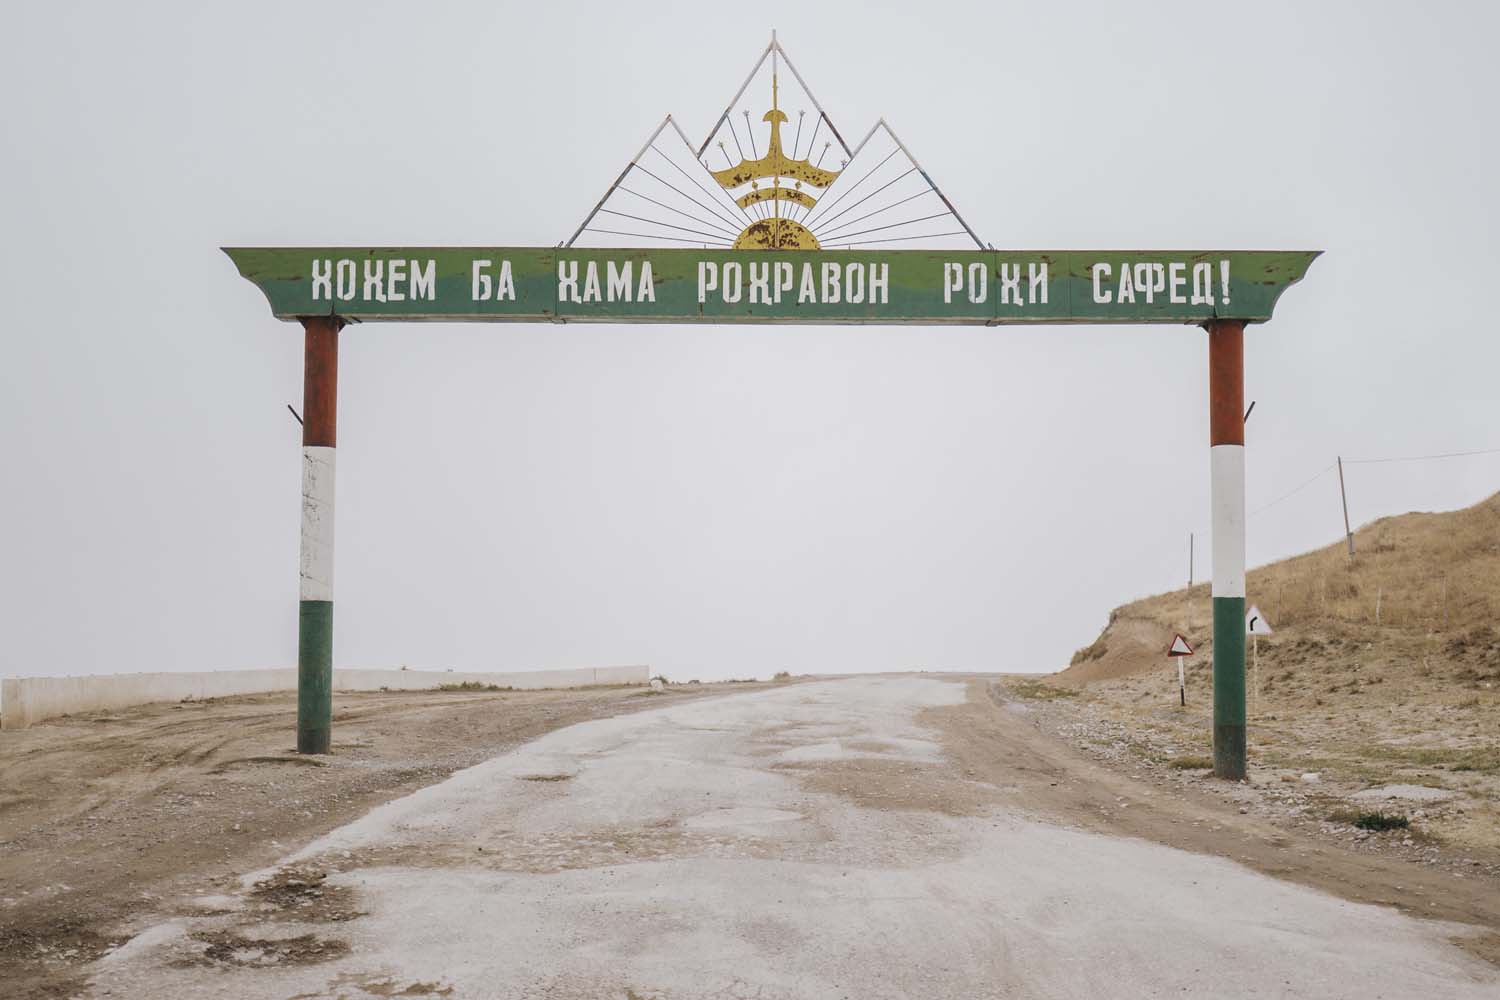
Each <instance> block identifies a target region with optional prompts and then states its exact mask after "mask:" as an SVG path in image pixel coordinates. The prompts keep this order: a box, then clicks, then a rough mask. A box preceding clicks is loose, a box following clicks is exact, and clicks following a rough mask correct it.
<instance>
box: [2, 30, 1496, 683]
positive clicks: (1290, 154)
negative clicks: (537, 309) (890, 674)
mask: <svg viewBox="0 0 1500 1000" xmlns="http://www.w3.org/2000/svg"><path fill="white" fill-rule="evenodd" d="M1250 10H1251V8H1248V7H1245V6H1244V5H1205V4H1201V3H1149V4H1133V5H1125V4H1117V3H1087V2H1080V3H1073V4H1068V5H1050V4H992V3H973V4H942V3H921V4H901V5H889V4H864V3H862V4H857V5H856V4H823V5H813V6H806V7H792V8H781V9H779V10H778V11H777V12H776V14H775V16H776V17H777V18H778V20H777V21H776V22H775V23H771V22H768V21H767V20H765V19H766V18H768V17H770V16H772V15H771V14H770V13H762V12H755V13H752V14H750V15H746V14H745V13H743V12H742V11H740V10H739V9H738V8H729V7H722V6H711V5H704V4H673V3H655V4H651V5H634V4H630V5H626V4H552V5H542V4H524V5H523V4H513V3H493V2H490V3H482V4H480V3H472V4H468V3H466V4H459V3H434V4H423V5H415V4H395V3H389V4H374V3H319V4H305V3H259V4H251V5H236V6H233V7H226V6H223V5H210V4H187V3H183V4H167V3H157V4H144V5H140V6H139V7H137V6H135V5H105V4H73V3H69V4H64V3H57V4H28V5H14V6H13V7H12V8H10V9H9V10H8V12H7V16H6V22H7V30H6V31H5V32H4V34H3V37H0V84H3V87H4V93H5V94H6V100H5V103H4V106H3V108H0V116H3V126H4V127H3V136H0V141H3V143H4V154H5V155H4V156H3V157H0V223H3V230H4V234H5V238H4V240H3V242H0V291H3V294H4V302H5V306H6V317H5V321H4V325H3V327H0V329H3V331H4V333H3V336H4V348H5V352H4V354H5V363H4V364H3V366H0V451H3V455H4V457H5V469H6V475H5V476H4V480H5V483H6V488H5V489H4V491H3V493H0V523H3V525H4V529H3V536H0V537H3V539H4V545H3V556H0V558H3V565H4V573H3V575H0V587H3V591H0V606H3V608H4V614H3V616H0V620H3V622H4V624H5V628H4V642H3V643H0V674H6V675H10V674H18V675H37V674H60V673H93V672H115V671H136V670H201V669H218V668H235V667H251V666H273V665H290V664H292V663H293V662H295V658H296V614H297V607H296V602H297V546H298V519H299V492H298V491H299V476H300V462H301V458H300V440H301V438H300V429H299V427H298V426H297V423H296V421H295V420H293V418H292V416H291V415H290V414H289V413H288V412H287V410H286V404H288V403H292V404H294V405H297V406H300V399H301V377H302V373H301V365H302V338H301V329H300V327H298V326H296V325H295V324H285V323H280V322H278V321H276V320H274V319H272V318H271V316H270V313H269V310H268V308H267V306H266V303H265V300H264V299H263V298H262V297H261V295H260V293H259V292H258V291H257V290H256V289H255V288H254V287H253V286H252V285H251V284H249V283H248V282H246V281H244V280H243V279H241V278H240V277H239V276H238V275H237V274H236V272H235V269H234V267H233V266H232V265H231V264H230V262H229V261H228V259H227V258H225V256H224V255H223V254H222V253H220V252H219V250H218V247H220V246H225V245H299V244H308V245H330V246H338V245H344V246H360V245H410V246H443V245H471V244H472V245H490V246H500V245H540V246H550V245H553V244H556V243H557V242H559V241H561V240H564V239H566V238H567V237H568V236H569V235H570V234H571V233H572V232H573V230H574V228H575V227H576V226H577V225H578V224H579V223H580V222H581V221H582V219H583V217H584V216H585V215H586V214H587V212H588V210H589V209H590V208H591V207H592V206H593V205H594V203H595V202H596V201H597V199H598V198H599V197H600V195H602V194H603V193H604V191H605V189H606V188H607V187H608V185H609V184H610V182H611V181H612V180H613V179H614V178H615V177H616V175H617V174H618V173H619V171H620V169H621V167H622V166H623V165H624V164H625V163H626V162H627V161H628V159H629V158H630V157H631V156H632V155H633V154H634V153H635V151H636V150H637V149H638V148H639V146H640V144H641V142H642V141H643V140H644V138H645V137H646V135H647V134H648V133H649V132H650V130H651V129H652V128H654V127H655V125H656V124H657V123H658V122H659V121H660V120H661V116H662V115H663V114H665V113H666V112H672V113H673V114H674V115H675V116H676V118H677V120H678V121H679V122H680V123H681V124H682V126H683V128H684V129H685V130H686V131H687V133H688V134H689V135H690V136H691V137H692V138H693V139H694V140H695V141H696V140H698V139H700V138H701V137H702V136H703V135H706V134H707V133H708V131H709V130H710V129H711V128H712V127H713V126H714V123H715V121H716V119H717V117H718V115H719V113H720V112H721V111H722V110H723V107H724V104H725V102H726V101H728V99H729V98H730V97H731V96H732V95H733V93H734V91H735V89H736V88H737V87H738V86H739V85H740V83H741V82H742V80H743V78H744V75H745V74H746V73H747V72H748V71H749V69H750V66H751V65H752V63H753V62H754V61H755V59H756V58H757V56H758V55H759V54H760V52H761V50H762V49H763V48H764V46H765V44H766V41H767V38H768V36H769V32H770V30H771V29H772V28H773V27H774V28H776V29H777V30H778V32H779V37H780V40H781V42H782V44H783V45H784V46H785V47H786V49H787V51H788V53H789V54H790V55H791V56H792V57H793V58H794V59H795V60H796V64H797V67H798V69H800V70H801V72H802V74H803V76H804V77H805V78H806V80H807V82H808V84H809V85H810V86H811V88H812V89H813V90H814V91H815V92H816V94H817V95H818V97H819V98H820V100H821V101H822V103H823V104H824V106H825V107H826V108H827V110H828V113H829V114H830V115H831V116H832V117H833V119H834V120H835V121H837V122H838V123H839V124H840V127H841V129H842V130H843V131H844V132H845V134H846V136H848V135H849V134H850V133H853V134H854V135H856V136H857V135H860V134H863V133H864V131H865V130H866V129H867V128H868V127H869V126H870V125H871V124H873V122H874V121H875V120H876V119H877V118H878V117H880V116H882V115H883V116H885V117H886V118H888V119H889V121H890V122H891V124H892V125H893V126H894V127H895V128H896V129H897V130H898V131H899V132H900V134H901V137H902V139H903V140H905V142H906V143H907V144H908V145H909V146H910V148H911V149H912V151H913V152H914V153H915V154H916V156H917V157H918V158H919V159H920V160H921V161H922V164H923V166H924V167H925V168H926V169H927V170H928V171H929V172H930V173H931V175H932V176H933V178H934V179H935V180H936V181H937V182H938V183H939V184H940V185H941V186H942V188H943V190H944V192H945V193H946V194H947V195H948V196H949V197H950V198H951V199H952V200H953V202H954V203H955V205H956V206H957V208H958V210H959V211H960V212H961V213H962V214H963V216H964V217H965V218H966V219H967V220H968V222H969V223H970V224H971V225H972V226H973V227H974V228H975V230H976V231H977V232H978V234H979V236H980V237H981V238H982V239H984V240H985V241H987V242H990V243H993V244H994V245H995V246H996V247H999V248H1002V249H1049V248H1088V247H1109V248H1122V249H1129V248H1174V249H1175V248H1187V249H1196V248H1204V249H1321V250H1325V251H1326V253H1325V255H1324V256H1323V257H1322V258H1320V259H1319V260H1318V261H1317V262H1316V263H1315V264H1314V265H1313V267H1312V269H1311V271H1310V272H1309V274H1308V277H1307V279H1306V280H1305V281H1304V282H1303V283H1301V284H1299V285H1297V286H1294V287H1293V288H1291V289H1290V290H1289V291H1288V292H1287V293H1286V294H1285V295H1284V296H1283V297H1282V299H1281V302H1280V304H1279V306H1278V308H1277V314H1276V317H1275V319H1274V320H1273V321H1272V322H1271V323H1269V324H1266V325H1264V326H1256V327H1252V328H1251V329H1250V330H1249V332H1248V333H1247V336H1246V380H1247V385H1246V398H1247V399H1253V400H1255V401H1256V406H1255V410H1254V412H1253V414H1252V416H1251V419H1250V421H1249V423H1248V425H1247V464H1248V479H1247V483H1248V485H1247V490H1248V508H1249V510H1250V511H1251V512H1252V513H1251V517H1250V520H1249V527H1248V547H1249V556H1250V562H1251V564H1252V565H1254V564H1258V563H1262V562H1266V561H1269V560H1273V559H1277V558H1280V557H1282V556H1285V555H1289V554H1292V553H1296V552H1299V551H1303V550H1305V549H1307V548H1310V547H1315V546H1320V545H1324V544H1329V543H1332V542H1334V541H1336V540H1338V539H1339V538H1340V537H1341V534H1342V531H1343V523H1342V513H1341V510H1340V505H1339V493H1338V480H1337V477H1336V476H1335V475H1333V474H1331V473H1330V472H1328V468H1329V466H1330V465H1331V464H1332V463H1333V462H1334V459H1335V456H1337V455H1340V454H1342V455H1344V456H1346V457H1353V458H1361V459H1369V458H1386V457H1407V456H1422V455H1430V454H1436V453H1450V452H1458V451H1483V450H1486V449H1494V448H1500V429H1497V428H1496V426H1495V423H1496V420H1495V414H1496V407H1495V401H1496V392H1495V389H1494V386H1495V372H1496V370H1497V368H1500V340H1497V338H1496V337H1495V336H1494V333H1493V331H1492V330H1491V329H1490V327H1491V323H1490V321H1489V320H1488V319H1487V316H1486V314H1485V313H1484V311H1483V310H1484V308H1485V307H1484V303H1485V302H1487V301H1489V300H1490V299H1491V298H1492V297H1493V287H1494V275H1495V273H1496V270H1497V265H1500V250H1497V242H1496V240H1495V239H1494V233H1495V231H1496V225H1497V222H1500V218H1497V205H1500V199H1497V195H1496V186H1495V183H1494V179H1493V173H1494V170H1493V165H1494V162H1495V157H1496V153H1497V149H1496V139H1495V130H1494V128H1493V119H1494V109H1493V103H1494V99H1495V95H1496V94H1497V93H1500V69H1497V64H1496V62H1495V60H1494V58H1493V52H1492V51H1491V50H1492V48H1493V39H1494V38H1495V37H1496V34H1497V29H1500V23H1497V22H1500V15H1497V12H1496V10H1497V9H1496V7H1494V6H1493V5H1488V4H1478V3H1475V4H1460V3H1447V4H1432V5H1427V6H1426V7H1423V8H1418V7H1416V6H1414V5H1410V4H1394V3H1392V4H1375V3H1342V4H1336V3H1322V4H1317V5H1311V4H1300V3H1275V2H1272V3H1262V4H1257V5H1255V7H1254V14H1253V16H1251V15H1250V13H1249V12H1250ZM851 141H853V140H852V138H851ZM341 348H342V350H341V366H340V367H341V371H340V379H339V440H338V446H339V463H338V534H337V539H338V542H337V544H338V551H337V555H336V584H335V587H336V594H337V597H336V619H335V620H336V627H335V636H336V639H335V643H336V645H335V660H336V663H337V664H338V665H340V666H370V667H376V666H398V665H409V666H412V667H414V668H415V667H424V668H437V669H441V668H448V667H451V668H454V669H468V670H480V669H505V670H517V669H532V668H536V669H542V668H552V667H565V666H593V665H602V664H620V663H649V664H651V665H652V666H653V667H654V668H655V669H656V670H658V671H659V672H661V673H663V674H665V675H667V676H668V677H670V678H672V679H687V678H690V677H699V678H703V679H710V678H720V677H745V676H768V675H769V674H770V673H772V672H773V671H777V670H791V671H793V672H803V671H812V672H842V671H865V670H893V669H908V668H922V669H931V670H967V669H975V670H1050V669H1055V668H1057V667H1059V666H1062V665H1064V664H1066V662H1067V659H1068V657H1069V655H1070V654H1071V652H1072V651H1073V650H1074V649H1076V648H1078V647H1080V646H1083V645H1086V644H1087V643H1089V642H1090V641H1092V639H1093V638H1094V637H1095V634H1096V633H1097V630H1098V629H1099V627H1101V626H1102V624H1103V623H1104V620H1105V617H1106V615H1107V614H1108V612H1109V609H1110V608H1112V607H1114V606H1115V605H1117V604H1120V603H1122V602H1124V601H1127V600H1129V599H1131V598H1134V597H1139V596H1143V595H1146V594H1149V593H1154V592H1158V591H1162V590H1166V589H1170V588H1172V587H1175V586H1180V585H1181V584H1183V583H1185V582H1186V578H1187V575H1188V570H1189V567H1188V536H1189V533H1190V532H1196V533H1197V544H1196V552H1197V572H1196V578H1197V579H1199V580H1203V579H1205V578H1206V577H1207V575H1208V568H1209V549H1208V539H1207V525H1208V490H1209V468H1208V415H1207V378H1206V371H1207V343H1206V336H1205V334H1204V333H1203V331H1202V330H1200V329H1197V328H1193V327H1180V326H1162V327H1114V328H1102V327H1041V328H1037V329H1021V328H1016V327H1001V328H991V329H984V328H946V327H945V328H918V327H687V326H679V327H667V326H659V327H658V326H591V325H570V326H552V325H469V326H460V325H445V324H400V323H394V324H374V323H371V324H364V325H360V326H355V327H351V328H349V329H347V330H346V331H345V332H344V334H343V336H342V343H341ZM1345 471H1346V476H1347V483H1348V488H1349V508H1350V514H1351V516H1352V518H1353V520H1354V521H1355V522H1356V524H1358V523H1362V522H1366V521H1369V520H1372V519H1374V518H1376V517H1379V516H1383V515H1387V514H1393V513H1400V512H1404V511H1407V510H1413V509H1421V510H1438V509H1448V508H1453V507H1458V506H1463V505H1467V504H1470V503H1473V502H1475V501H1477V500H1479V499H1481V498H1482V497H1484V496H1486V495H1488V494H1490V493H1492V492H1494V491H1495V490H1496V489H1497V480H1500V454H1493V453H1492V454H1481V455H1472V456H1467V457H1461V458H1453V459H1439V460H1431V461H1422V462H1384V463H1378V464H1356V465H1350V466H1348V467H1347V468H1346V470H1345ZM1314 476H1317V478H1315V479H1314V478H1313V477H1314ZM1309 479H1312V482H1311V484H1310V485H1307V486H1306V488H1302V489H1300V490H1299V489H1298V488H1299V487H1300V486H1302V485H1303V484H1305V483H1307V482H1308V480H1309ZM1293 491H1296V492H1293ZM1288 494H1290V496H1288ZM1283 498H1285V499H1283ZM1273 502H1274V503H1273ZM1268 505H1269V506H1268ZM1255 597H1256V595H1255V594H1254V593H1253V592H1252V593H1251V594H1250V598H1251V600H1252V601H1253V600H1254V599H1255ZM1200 624H1201V623H1200Z"/></svg>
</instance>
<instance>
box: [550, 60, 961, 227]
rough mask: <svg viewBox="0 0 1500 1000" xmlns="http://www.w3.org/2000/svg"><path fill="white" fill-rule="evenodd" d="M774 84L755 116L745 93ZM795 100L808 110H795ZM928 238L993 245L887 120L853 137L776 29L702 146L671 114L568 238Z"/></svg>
mask: <svg viewBox="0 0 1500 1000" xmlns="http://www.w3.org/2000/svg"><path fill="white" fill-rule="evenodd" d="M783 69H785V70H786V71H787V73H788V74H789V77H785V78H784V77H783V75H782V70H783ZM768 78H769V79H768ZM757 81H759V83H758V84H757ZM752 85H754V86H752ZM761 88H765V89H761ZM766 90H769V91H770V94H769V97H770V105H771V107H770V110H768V111H765V112H764V113H759V112H760V109H761V108H764V107H765V105H764V104H760V105H759V107H757V108H756V109H755V112H754V113H759V123H758V124H757V123H754V122H752V111H751V109H750V107H744V106H741V105H740V101H741V98H744V97H745V96H746V95H747V94H753V93H756V92H758V93H760V94H765V93H766ZM788 107H790V108H794V109H799V108H800V110H797V112H796V118H795V120H794V119H793V118H792V116H791V115H789V114H788V113H787V110H786V109H787V108H788ZM740 117H743V119H744V121H743V122H742V123H741V122H739V121H738V120H737V119H739V118H740ZM669 126H670V128H669ZM767 132H769V135H767ZM674 137H675V138H674ZM761 137H764V138H765V140H766V141H765V142H764V143H763V144H762V143H760V142H758V141H757V140H758V138H761ZM820 139H821V140H822V141H821V143H820V141H819V140H820ZM788 140H790V141H788ZM804 143H805V145H804ZM761 148H764V149H765V153H764V155H762V154H761V152H760V150H761ZM620 237H626V238H629V239H631V240H633V241H634V242H632V243H625V244H622V243H621V242H620V240H619V238H620ZM580 240H583V241H584V242H583V243H581V244H580V243H579V241H580ZM918 241H920V244H919V245H921V244H925V246H926V248H927V249H934V250H937V249H945V248H949V247H952V248H954V249H958V248H959V247H961V246H970V247H976V246H977V247H979V248H981V249H982V248H983V247H984V244H983V243H982V242H980V240H979V238H978V237H977V236H975V235H974V231H973V230H972V229H970V228H969V226H968V224H967V223H965V222H964V221H963V219H962V218H961V217H959V215H958V212H957V211H955V210H954V208H953V205H952V203H951V202H949V200H948V199H947V197H946V196H944V195H943V193H942V192H941V191H939V190H938V188H937V185H936V184H934V183H933V181H932V178H931V177H930V176H929V175H928V173H927V171H925V170H923V169H922V167H921V165H920V164H918V163H917V161H916V160H915V159H914V158H913V157H912V156H911V154H910V153H909V152H908V151H907V148H906V146H905V145H903V144H902V142H901V141H900V140H899V139H897V138H896V135H895V133H894V132H893V131H891V128H890V126H889V125H887V124H886V122H885V119H883V118H882V119H880V120H879V121H878V122H876V123H875V125H874V126H872V127H871V129H870V131H869V132H868V133H867V134H866V135H865V137H864V138H863V139H862V140H861V141H860V143H859V144H858V145H857V146H855V147H854V148H853V149H851V148H850V147H849V145H848V143H846V142H845V141H844V137H843V135H841V134H840V133H839V130H838V129H837V128H836V127H835V126H834V124H833V121H832V119H831V118H829V116H828V113H827V112H826V111H825V110H824V109H823V106H822V104H820V103H819V102H818V99H817V98H816V97H814V96H813V94H812V92H811V90H809V89H808V87H807V83H806V81H805V80H804V79H803V78H802V74H801V73H799V72H798V71H797V67H796V66H795V65H794V64H793V63H792V60H791V58H790V57H789V56H787V54H786V51H785V50H784V49H783V48H782V47H781V43H780V42H778V41H777V40H776V35H775V33H774V32H773V33H772V34H771V42H770V44H769V45H767V46H766V48H765V51H763V52H762V53H761V56H760V58H759V59H758V60H757V61H756V63H755V66H754V67H753V68H752V69H751V70H750V75H749V76H748V77H746V79H745V82H744V84H743V85H742V86H741V87H740V89H739V91H738V92H737V93H736V94H735V95H734V97H733V98H732V99H731V100H730V102H729V104H728V105H727V106H726V107H725V109H724V113H723V114H722V115H720V116H719V120H718V122H717V123H716V124H715V125H714V128H713V130H712V131H711V132H710V133H709V135H708V138H706V139H705V140H704V141H703V143H702V145H700V146H697V147H694V146H693V145H692V144H691V143H689V142H688V139H687V136H686V135H684V134H683V132H682V129H681V128H680V127H679V126H678V124H677V122H676V121H675V120H674V119H673V118H672V116H671V115H668V116H667V117H666V118H665V119H664V120H663V121H662V122H661V124H660V125H658V126H657V127H656V130H655V131H653V132H652V133H651V136H650V137H649V138H648V139H647V140H646V144H645V145H644V146H642V147H641V151H640V152H639V153H637V154H636V156H635V158H634V159H633V160H631V161H630V162H629V163H628V164H626V166H625V169H624V170H623V171H621V173H620V176H619V177H618V178H616V179H615V182H614V183H613V184H612V185H610V187H609V190H607V191H606V192H605V193H604V197H603V198H601V199H600V200H599V203H598V204H597V205H595V206H594V209H593V211H591V212H590V213H589V214H588V217H587V218H585V219H584V220H583V223H582V224H581V225H580V226H579V227H578V229H577V230H576V231H575V232H574V233H573V236H572V237H571V238H570V239H569V240H568V241H567V242H566V243H565V244H564V245H565V246H568V247H572V246H574V245H575V244H577V245H583V246H615V247H618V246H622V245H624V246H637V247H639V246H642V245H646V246H649V245H654V244H658V243H665V244H676V245H679V246H683V245H686V246H700V247H705V248H714V249H723V250H748V251H766V250H844V249H856V248H859V249H864V248H873V247H879V246H891V247H899V246H911V245H912V244H913V243H917V242H918ZM955 241H956V242H955Z"/></svg>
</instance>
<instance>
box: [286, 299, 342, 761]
mask: <svg viewBox="0 0 1500 1000" xmlns="http://www.w3.org/2000/svg"><path fill="white" fill-rule="evenodd" d="M343 325H344V321H343V320H341V319H339V318H337V317H335V316H307V317H303V318H302V328H303V330H304V331H305V343H304V353H303V368H302V549H301V556H300V559H299V573H298V576H299V578H300V585H299V592H298V598H299V603H298V628H297V752H298V753H328V752H329V748H330V746H331V744H332V737H333V482H334V463H333V456H334V443H335V442H334V438H335V427H336V423H337V413H338V382H339V330H340V329H341V328H342V327H343Z"/></svg>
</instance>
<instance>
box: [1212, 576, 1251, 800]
mask: <svg viewBox="0 0 1500 1000" xmlns="http://www.w3.org/2000/svg"><path fill="white" fill-rule="evenodd" d="M1214 774H1215V775H1216V776H1218V777H1220V778H1228V779H1230V780H1231V781H1241V780H1243V779H1244V777H1245V599H1244V598H1243V597H1215V598H1214Z"/></svg>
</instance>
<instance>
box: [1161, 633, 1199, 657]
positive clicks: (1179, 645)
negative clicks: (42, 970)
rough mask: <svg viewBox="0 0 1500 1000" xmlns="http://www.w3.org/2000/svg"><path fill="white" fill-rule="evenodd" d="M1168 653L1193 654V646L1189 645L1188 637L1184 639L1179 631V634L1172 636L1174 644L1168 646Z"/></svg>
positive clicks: (1175, 654)
mask: <svg viewBox="0 0 1500 1000" xmlns="http://www.w3.org/2000/svg"><path fill="white" fill-rule="evenodd" d="M1167 655H1168V656H1192V655H1193V647H1192V646H1189V645H1188V641H1187V640H1186V639H1184V638H1183V637H1182V635H1181V634H1180V633H1179V634H1177V635H1174V636H1172V645H1171V646H1170V647H1168V648H1167Z"/></svg>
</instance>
